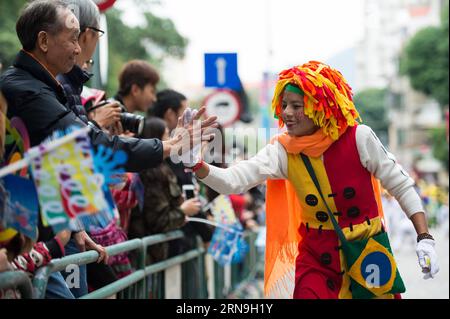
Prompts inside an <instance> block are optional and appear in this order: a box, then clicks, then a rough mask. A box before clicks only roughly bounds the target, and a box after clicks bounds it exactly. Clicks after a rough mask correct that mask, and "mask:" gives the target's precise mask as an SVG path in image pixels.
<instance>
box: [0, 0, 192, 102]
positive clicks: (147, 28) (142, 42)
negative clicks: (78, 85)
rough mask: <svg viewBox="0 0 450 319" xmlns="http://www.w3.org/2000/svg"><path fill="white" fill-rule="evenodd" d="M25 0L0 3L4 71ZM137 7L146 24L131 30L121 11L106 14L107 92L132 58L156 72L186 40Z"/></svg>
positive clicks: (162, 20) (149, 4) (168, 22)
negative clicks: (141, 61)
mask: <svg viewBox="0 0 450 319" xmlns="http://www.w3.org/2000/svg"><path fill="white" fill-rule="evenodd" d="M26 2H27V1H26V0H14V1H6V0H1V1H0V63H2V65H3V68H4V69H5V68H6V67H8V66H9V65H11V64H12V63H13V61H14V57H15V55H16V54H17V52H18V51H19V50H20V48H21V45H20V42H19V40H18V39H17V35H16V31H15V30H16V29H15V26H16V21H17V18H18V16H19V13H20V10H21V8H22V7H23V6H24V4H25V3H26ZM135 5H137V6H139V8H140V9H141V12H142V14H143V16H144V20H145V25H143V26H136V27H131V26H128V25H127V24H125V23H124V22H123V20H122V18H121V17H122V12H121V11H120V10H119V9H117V8H112V9H110V10H108V11H107V12H106V18H107V22H108V33H107V36H108V41H109V72H108V74H109V76H108V81H107V83H108V84H107V88H106V89H107V91H108V93H109V94H110V95H111V94H114V93H115V92H116V90H117V86H118V85H117V77H118V74H119V72H120V69H121V67H122V66H123V64H124V63H126V62H127V61H129V60H132V59H142V60H146V61H148V62H150V63H151V64H153V65H154V66H155V67H156V68H157V69H158V68H159V67H160V66H161V65H162V62H163V60H164V59H165V58H167V57H174V58H182V57H183V56H184V54H185V49H186V47H187V44H188V41H187V39H186V38H184V37H183V36H182V35H180V34H179V32H178V31H177V29H176V27H175V25H174V23H173V22H172V21H171V20H170V19H165V18H161V17H158V16H156V15H154V14H153V13H151V8H152V6H153V5H154V3H152V2H147V3H146V5H145V6H143V5H142V4H141V2H140V1H136V2H135Z"/></svg>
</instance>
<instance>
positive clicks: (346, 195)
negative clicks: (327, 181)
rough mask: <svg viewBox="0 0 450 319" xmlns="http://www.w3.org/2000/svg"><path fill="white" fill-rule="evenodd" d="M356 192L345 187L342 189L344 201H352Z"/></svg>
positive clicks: (351, 188)
mask: <svg viewBox="0 0 450 319" xmlns="http://www.w3.org/2000/svg"><path fill="white" fill-rule="evenodd" d="M355 194H356V191H355V189H354V188H353V187H346V188H344V198H345V199H352V198H353V197H355Z"/></svg>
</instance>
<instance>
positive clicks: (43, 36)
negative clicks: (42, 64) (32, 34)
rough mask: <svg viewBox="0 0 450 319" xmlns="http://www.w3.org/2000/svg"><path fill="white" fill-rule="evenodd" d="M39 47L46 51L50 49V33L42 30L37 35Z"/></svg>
mask: <svg viewBox="0 0 450 319" xmlns="http://www.w3.org/2000/svg"><path fill="white" fill-rule="evenodd" d="M37 47H38V48H39V49H40V50H41V51H42V52H44V53H47V51H48V33H47V32H45V31H41V32H39V33H38V36H37Z"/></svg>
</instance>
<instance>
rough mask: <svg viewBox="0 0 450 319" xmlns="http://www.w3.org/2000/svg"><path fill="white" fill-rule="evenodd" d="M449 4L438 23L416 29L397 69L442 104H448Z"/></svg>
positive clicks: (417, 87) (420, 90)
mask: <svg viewBox="0 0 450 319" xmlns="http://www.w3.org/2000/svg"><path fill="white" fill-rule="evenodd" d="M448 28H449V22H448V4H447V5H446V8H445V9H444V10H443V15H442V23H441V26H440V27H427V28H424V29H422V30H419V31H418V32H417V33H416V34H415V35H414V36H413V37H412V38H411V39H410V40H409V42H408V43H407V45H406V47H405V49H404V51H403V53H402V57H401V60H400V71H401V73H402V74H403V75H406V76H408V77H409V79H410V81H411V86H412V87H413V88H414V89H415V90H417V91H419V92H422V93H424V94H426V95H428V96H431V97H433V98H435V99H436V100H437V101H438V102H439V104H440V105H441V107H445V106H448V99H449V98H448V94H449V90H448V86H449V73H448V67H449V64H448V54H449V35H448V31H449V29H448Z"/></svg>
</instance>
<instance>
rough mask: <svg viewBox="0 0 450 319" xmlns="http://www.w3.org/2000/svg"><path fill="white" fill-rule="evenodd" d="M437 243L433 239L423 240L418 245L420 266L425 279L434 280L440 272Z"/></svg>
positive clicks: (417, 251)
mask: <svg viewBox="0 0 450 319" xmlns="http://www.w3.org/2000/svg"><path fill="white" fill-rule="evenodd" d="M434 245H435V242H434V240H432V239H422V240H421V241H419V242H418V243H417V246H416V253H417V257H418V258H419V265H420V267H422V272H423V273H424V274H425V275H424V276H423V278H424V279H429V278H434V276H435V275H436V274H437V273H438V271H439V265H438V259H437V255H436V250H435V249H434Z"/></svg>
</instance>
